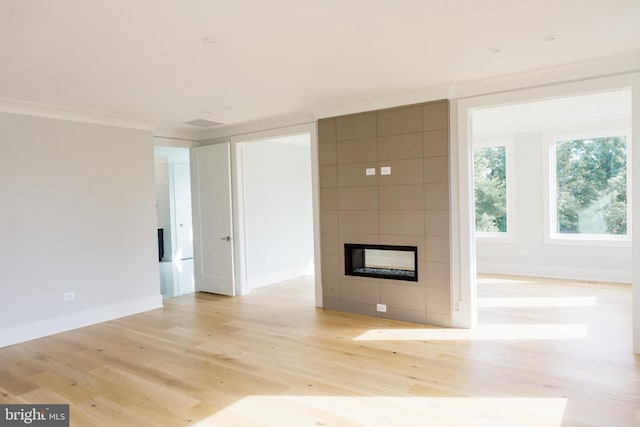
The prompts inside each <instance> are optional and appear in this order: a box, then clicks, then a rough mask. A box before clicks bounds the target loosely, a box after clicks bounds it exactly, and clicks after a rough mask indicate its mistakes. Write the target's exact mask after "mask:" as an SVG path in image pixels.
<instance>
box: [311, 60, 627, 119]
mask: <svg viewBox="0 0 640 427" xmlns="http://www.w3.org/2000/svg"><path fill="white" fill-rule="evenodd" d="M639 71H640V50H636V51H633V52H627V53H624V54H619V55H614V56H608V57H604V58H597V59H591V60H587V61H581V62H575V63H570V64H563V65H558V66H553V67H546V68H541V69H537V70H530V71H524V72H520V73H513V74H504V75H500V76H492V77H487V78H483V79H475V80H467V81H460V82H447V83H442V84H437V85H432V86H427V87H423V88H418V89H415V90H411V91H406V92H403V93H398V94H394V95H390V96H383V97H376V98H369V99H362V100H357V101H352V102H345V103H342V104H334V105H329V106H324V107H319V108H315V109H312V110H311V112H312V114H313V115H315V116H316V117H317V118H318V119H321V118H326V117H336V116H343V115H347V114H355V113H361V112H366V111H376V110H381V109H385V108H391V107H397V106H402V105H412V104H419V103H423V102H429V101H436V100H439V99H445V98H446V99H464V98H471V97H474V96H484V95H491V94H495V93H501V92H508V91H512V90H521V89H529V88H535V87H541V86H548V85H552V84H559V83H568V82H573V81H580V80H588V79H593V78H600V77H608V76H615V75H624V74H632V73H636V72H639Z"/></svg>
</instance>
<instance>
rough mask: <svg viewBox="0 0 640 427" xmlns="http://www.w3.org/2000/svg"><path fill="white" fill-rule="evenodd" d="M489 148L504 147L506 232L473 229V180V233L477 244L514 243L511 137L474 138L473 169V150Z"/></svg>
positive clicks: (514, 213)
mask: <svg viewBox="0 0 640 427" xmlns="http://www.w3.org/2000/svg"><path fill="white" fill-rule="evenodd" d="M489 147H504V159H505V160H504V161H505V174H506V176H505V181H506V186H507V194H506V204H507V206H506V208H507V231H506V232H501V231H494V232H490V231H477V230H476V229H475V217H476V213H475V212H476V209H475V179H473V176H474V175H473V173H472V175H471V176H472V182H473V191H474V197H473V200H474V204H473V218H474V222H473V224H474V231H475V237H476V241H477V242H479V243H514V242H515V241H516V218H517V217H516V206H515V187H516V185H515V161H514V154H513V153H514V147H513V135H511V134H509V135H504V134H501V135H489V134H487V135H481V136H476V137H474V140H473V145H472V147H471V148H472V149H471V156H472V158H471V165H472V167H473V164H474V158H475V150H476V148H489Z"/></svg>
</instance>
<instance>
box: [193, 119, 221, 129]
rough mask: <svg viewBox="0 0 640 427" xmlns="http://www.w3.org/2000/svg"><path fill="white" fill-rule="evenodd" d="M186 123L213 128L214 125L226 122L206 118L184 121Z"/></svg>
mask: <svg viewBox="0 0 640 427" xmlns="http://www.w3.org/2000/svg"><path fill="white" fill-rule="evenodd" d="M184 124H185V125H190V126H199V127H201V128H212V127H214V126H221V125H223V124H224V123H218V122H213V121H211V120H206V119H195V120H191V121H189V122H184Z"/></svg>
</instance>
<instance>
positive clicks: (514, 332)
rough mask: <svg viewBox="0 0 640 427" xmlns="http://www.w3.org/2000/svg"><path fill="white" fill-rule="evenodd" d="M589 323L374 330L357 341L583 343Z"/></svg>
mask: <svg viewBox="0 0 640 427" xmlns="http://www.w3.org/2000/svg"><path fill="white" fill-rule="evenodd" d="M588 330H589V326H588V325H587V324H565V325H561V324H526V325H523V324H511V325H479V326H478V327H476V328H474V329H448V328H443V329H440V328H416V329H402V328H397V329H396V328H394V329H371V330H368V331H367V332H365V333H363V334H362V335H360V336H358V337H356V338H354V341H470V340H583V339H585V338H586V337H587V332H588Z"/></svg>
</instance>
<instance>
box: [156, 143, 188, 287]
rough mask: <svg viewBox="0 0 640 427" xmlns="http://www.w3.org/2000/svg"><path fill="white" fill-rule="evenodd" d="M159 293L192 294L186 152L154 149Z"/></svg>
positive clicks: (170, 148)
mask: <svg viewBox="0 0 640 427" xmlns="http://www.w3.org/2000/svg"><path fill="white" fill-rule="evenodd" d="M154 154H155V178H156V211H157V219H158V255H159V261H160V291H161V294H162V296H163V298H169V297H175V296H179V295H184V294H187V293H192V292H194V278H193V226H192V217H191V178H190V163H189V149H188V148H178V147H160V146H157V147H155V149H154Z"/></svg>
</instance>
